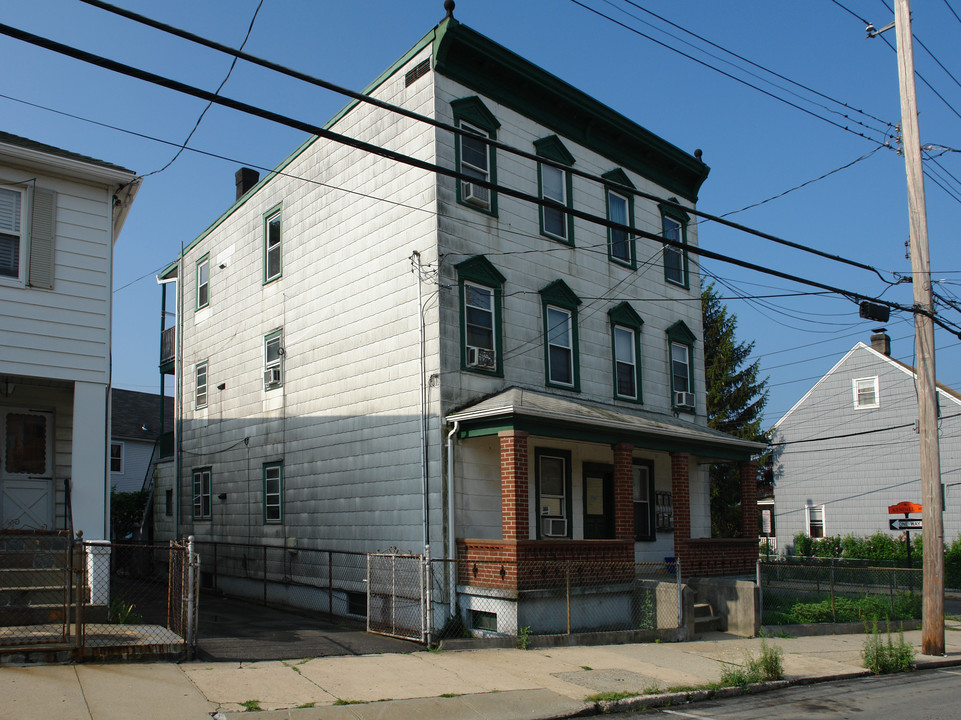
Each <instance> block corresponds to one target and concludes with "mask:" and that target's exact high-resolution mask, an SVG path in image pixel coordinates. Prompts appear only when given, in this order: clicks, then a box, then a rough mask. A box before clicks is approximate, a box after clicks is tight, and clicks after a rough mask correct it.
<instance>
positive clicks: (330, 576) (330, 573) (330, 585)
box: [327, 550, 334, 622]
mask: <svg viewBox="0 0 961 720" xmlns="http://www.w3.org/2000/svg"><path fill="white" fill-rule="evenodd" d="M333 555H334V554H333V552H332V551H331V550H328V551H327V619H328V620H330V621H331V622H333V620H334V557H333Z"/></svg>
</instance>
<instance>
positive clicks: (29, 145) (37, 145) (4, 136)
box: [0, 131, 134, 175]
mask: <svg viewBox="0 0 961 720" xmlns="http://www.w3.org/2000/svg"><path fill="white" fill-rule="evenodd" d="M0 143H2V144H5V145H15V146H16V147H21V148H24V149H26V150H33V151H35V152H40V153H44V154H45V155H55V156H57V157H61V158H64V159H66V160H75V161H77V162H82V163H85V164H87V165H95V166H97V167H101V168H106V169H108V170H117V171H118V172H124V173H130V174H131V175H133V174H134V172H133V170H128V169H127V168H125V167H121V166H120V165H114V164H113V163H109V162H106V161H105V160H97V159H96V158H92V157H89V156H87V155H80V154H79V153H75V152H70V151H69V150H64V149H62V148H58V147H54V146H53V145H46V144H44V143H41V142H37V141H36V140H31V139H29V138H25V137H20V136H19V135H13V134H11V133H8V132H3V131H0Z"/></svg>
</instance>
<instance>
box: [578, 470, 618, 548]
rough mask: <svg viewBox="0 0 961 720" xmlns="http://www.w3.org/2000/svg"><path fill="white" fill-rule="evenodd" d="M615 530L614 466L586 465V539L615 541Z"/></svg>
mask: <svg viewBox="0 0 961 720" xmlns="http://www.w3.org/2000/svg"><path fill="white" fill-rule="evenodd" d="M614 530H615V528H614V466H613V465H601V464H596V463H584V539H585V540H609V539H613V538H614Z"/></svg>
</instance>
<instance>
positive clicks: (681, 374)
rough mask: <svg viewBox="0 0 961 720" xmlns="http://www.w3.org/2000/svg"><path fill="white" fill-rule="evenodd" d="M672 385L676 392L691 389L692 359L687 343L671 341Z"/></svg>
mask: <svg viewBox="0 0 961 720" xmlns="http://www.w3.org/2000/svg"><path fill="white" fill-rule="evenodd" d="M671 387H672V388H674V392H677V393H679V392H690V391H691V360H690V357H688V347H687V345H682V344H681V343H676V342H672V343H671Z"/></svg>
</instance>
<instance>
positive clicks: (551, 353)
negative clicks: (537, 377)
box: [541, 280, 581, 390]
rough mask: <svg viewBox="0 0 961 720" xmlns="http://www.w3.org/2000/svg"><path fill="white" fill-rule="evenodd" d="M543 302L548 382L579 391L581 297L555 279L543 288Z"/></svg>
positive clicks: (562, 282)
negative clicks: (578, 332)
mask: <svg viewBox="0 0 961 720" xmlns="http://www.w3.org/2000/svg"><path fill="white" fill-rule="evenodd" d="M541 304H542V311H543V315H544V356H545V357H544V359H545V366H546V374H547V384H548V385H551V386H554V387H561V388H566V389H568V390H580V369H579V361H578V347H577V341H578V336H577V306H578V305H580V304H581V300H580V298H578V297H577V295H575V294H574V293H573V292H572V291H571V289H570V288H569V287H567V284H566V283H565V282H564V281H563V280H555V281H554V282H553V283H551V284H550V285H548V286H547V287H546V288H544V289H543V290H541Z"/></svg>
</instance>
